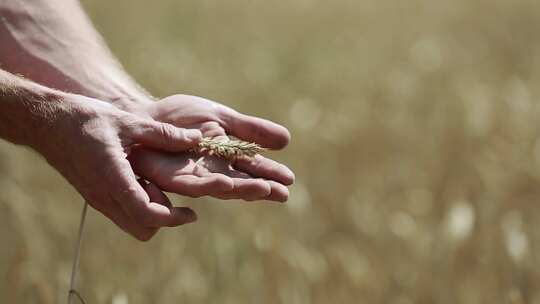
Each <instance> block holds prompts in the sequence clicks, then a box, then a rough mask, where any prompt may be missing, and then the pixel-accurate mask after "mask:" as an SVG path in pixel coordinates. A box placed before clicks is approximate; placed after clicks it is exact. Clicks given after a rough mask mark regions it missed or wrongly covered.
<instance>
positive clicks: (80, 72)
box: [0, 0, 151, 110]
mask: <svg viewBox="0 0 540 304" xmlns="http://www.w3.org/2000/svg"><path fill="white" fill-rule="evenodd" d="M0 41H2V43H1V44H0V63H1V64H2V68H4V69H5V70H8V71H10V72H12V73H15V74H21V75H23V76H25V77H26V78H28V79H32V80H33V81H35V82H37V83H40V84H43V85H45V86H48V87H52V88H56V89H59V90H62V91H68V92H72V93H77V94H81V95H85V96H90V97H94V98H98V99H100V100H104V101H108V102H111V103H113V104H115V105H116V106H118V107H119V108H122V109H124V110H133V108H136V107H137V106H138V105H140V104H145V103H149V102H151V98H150V96H149V94H147V93H146V92H145V91H144V90H143V89H141V88H140V87H139V86H138V85H137V84H136V82H135V81H134V80H133V79H132V78H131V77H129V75H128V74H127V73H126V72H125V71H124V69H123V68H122V66H121V65H120V63H119V62H118V61H117V60H116V59H115V58H114V56H113V55H112V54H111V52H110V50H109V49H108V48H107V46H106V44H105V42H104V40H103V39H102V37H101V36H100V35H99V33H98V32H97V31H96V30H95V29H94V27H93V26H92V23H91V21H90V20H89V18H88V17H87V16H86V14H85V13H84V11H83V10H82V8H81V6H80V4H79V2H78V1H77V0H33V1H22V0H12V1H3V2H2V3H0Z"/></svg>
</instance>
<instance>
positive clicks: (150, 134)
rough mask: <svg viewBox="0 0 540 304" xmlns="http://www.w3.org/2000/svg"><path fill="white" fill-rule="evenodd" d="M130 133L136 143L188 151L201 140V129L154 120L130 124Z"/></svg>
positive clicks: (161, 148) (168, 149)
mask: <svg viewBox="0 0 540 304" xmlns="http://www.w3.org/2000/svg"><path fill="white" fill-rule="evenodd" d="M129 130H130V131H129V132H130V135H131V137H132V139H133V140H134V141H135V142H136V143H140V144H143V145H145V146H148V147H152V148H157V149H160V150H165V151H171V152H179V151H186V150H189V149H191V148H193V147H195V146H197V144H198V143H199V142H200V141H201V138H202V134H201V131H199V130H195V129H182V128H177V127H175V126H173V125H171V124H167V123H161V122H157V121H153V120H141V121H139V122H137V124H136V125H134V126H130V128H129Z"/></svg>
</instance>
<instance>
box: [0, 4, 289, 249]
mask: <svg viewBox="0 0 540 304" xmlns="http://www.w3.org/2000/svg"><path fill="white" fill-rule="evenodd" d="M0 41H2V43H0V67H1V68H3V69H4V71H1V75H2V81H3V82H2V81H0V88H4V90H3V95H1V96H0V102H1V103H0V110H1V112H2V114H3V115H4V117H2V116H0V120H2V119H3V120H4V121H5V122H8V121H9V122H10V123H2V122H0V137H3V138H5V139H7V140H11V141H12V142H15V143H19V144H25V145H28V146H31V147H33V148H34V149H35V150H36V151H38V152H39V153H41V154H42V155H43V156H44V157H45V158H46V159H47V160H48V161H49V163H51V165H53V166H54V167H55V168H56V169H57V170H59V171H60V172H61V173H62V174H63V175H64V177H66V179H67V180H68V181H69V182H70V183H71V184H73V186H74V187H75V188H76V189H77V190H78V191H79V192H80V193H81V195H82V196H83V197H84V198H85V199H86V200H87V201H88V202H89V203H90V205H91V206H92V207H94V208H95V209H96V210H98V211H100V212H101V213H103V214H104V215H105V216H107V217H108V218H109V219H111V220H112V221H113V222H114V223H115V224H116V225H117V226H119V227H120V228H121V229H123V230H124V231H126V232H128V233H129V234H131V235H132V236H134V237H135V238H137V239H139V240H148V239H150V238H151V237H152V236H153V235H154V234H155V233H156V232H157V231H158V229H159V228H161V227H168V226H177V225H181V224H185V223H188V222H192V221H194V220H195V219H196V215H195V213H194V212H193V211H192V210H191V209H188V208H179V207H175V208H173V207H172V205H171V204H170V202H169V201H168V199H167V197H166V196H165V194H164V193H163V192H162V191H161V190H165V191H169V192H175V193H178V194H182V195H186V196H191V197H200V196H207V195H208V196H213V197H216V198H220V199H242V200H246V201H253V200H267V201H279V202H284V201H286V200H287V198H288V195H289V192H288V190H287V187H286V186H287V185H290V184H292V183H293V181H294V174H293V173H292V171H291V170H290V169H288V168H287V167H286V166H285V165H282V164H279V163H277V162H275V161H272V160H270V159H267V158H265V157H256V158H254V159H251V160H249V159H241V160H237V161H235V162H234V163H232V164H230V163H229V162H227V161H225V160H223V159H219V158H215V157H208V156H206V157H202V158H201V157H200V156H197V155H194V154H192V153H189V152H187V150H189V149H190V148H191V147H193V146H194V145H196V143H197V142H198V140H200V137H201V133H202V134H203V135H204V136H217V135H225V134H230V135H235V136H236V137H239V138H240V139H243V140H246V141H252V142H256V143H259V144H260V145H262V146H264V147H267V148H270V149H282V148H284V147H285V146H286V145H287V144H288V142H289V140H290V134H289V132H288V130H287V129H286V128H284V127H283V126H280V125H278V124H276V123H273V122H270V121H268V120H265V119H261V118H257V117H252V116H248V115H245V114H241V113H239V112H237V111H235V110H233V109H230V108H228V107H226V106H225V105H222V104H220V103H217V102H214V101H210V100H207V99H204V98H200V97H195V96H187V95H173V96H170V97H167V98H164V99H162V100H159V101H157V102H156V100H155V98H153V97H151V96H150V94H148V93H147V92H146V91H145V90H144V89H142V88H141V87H140V86H139V85H138V84H137V83H136V82H135V81H134V80H133V79H132V78H131V77H130V76H129V75H128V74H127V73H126V72H125V71H124V69H123V68H122V66H121V65H120V63H119V62H118V60H116V59H115V58H114V57H113V56H112V54H111V52H110V50H109V49H108V48H107V46H106V44H105V42H104V40H103V39H102V38H101V36H100V35H99V33H98V32H97V31H96V30H95V29H94V27H93V26H92V24H91V21H90V20H89V18H88V17H87V16H86V14H85V13H84V11H83V10H82V8H81V6H80V4H79V2H78V1H76V0H32V1H23V0H13V1H3V2H1V3H0ZM14 74H17V75H21V76H24V77H25V78H26V80H24V79H21V78H19V77H16V76H14ZM38 83H39V85H38ZM66 92H67V93H66ZM42 95H46V96H47V99H46V100H45V101H44V100H43V98H42V97H41V96H42ZM36 96H38V97H36ZM36 109H38V110H36ZM25 119H26V120H27V121H32V122H33V124H32V125H31V126H29V125H28V124H24V123H22V122H23V121H25ZM16 126H18V127H16ZM44 126H46V128H45V127H44ZM186 129H191V130H197V131H192V132H196V134H197V135H195V136H194V137H193V138H190V139H188V137H187V136H186V134H187V133H188V131H187V130H186ZM35 130H47V131H43V132H35ZM38 133H39V134H40V135H41V136H40V138H47V139H48V140H47V141H45V142H40V138H36V139H33V138H32V137H33V136H32V134H38ZM193 134H195V133H193ZM59 139H61V140H59ZM56 140H58V141H59V142H58V143H54V141H56ZM66 146H68V147H70V153H65V149H61V148H63V147H66ZM136 175H138V176H141V177H143V178H144V180H139V181H137V180H136Z"/></svg>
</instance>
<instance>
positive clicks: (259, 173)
mask: <svg viewBox="0 0 540 304" xmlns="http://www.w3.org/2000/svg"><path fill="white" fill-rule="evenodd" d="M233 167H234V168H236V169H238V170H240V171H243V172H246V173H249V174H250V175H251V176H254V177H262V178H266V179H269V180H274V181H277V182H279V183H281V184H284V185H292V183H294V178H295V177H294V173H293V172H292V171H291V170H290V169H289V168H287V166H285V165H283V164H280V163H278V162H276V161H274V160H271V159H269V158H266V157H264V156H261V155H255V156H254V157H252V158H238V159H236V160H235V161H234V163H233Z"/></svg>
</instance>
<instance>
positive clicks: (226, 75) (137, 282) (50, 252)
mask: <svg viewBox="0 0 540 304" xmlns="http://www.w3.org/2000/svg"><path fill="white" fill-rule="evenodd" d="M83 4H84V5H85V7H86V8H87V9H88V12H89V14H90V15H91V17H92V19H93V20H94V22H95V23H96V26H97V27H98V29H99V30H100V31H101V32H102V33H103V35H104V36H105V38H106V40H107V41H108V42H109V44H110V46H111V48H112V50H113V52H114V53H115V54H116V55H117V56H118V58H119V59H120V60H121V61H122V63H123V64H124V65H125V66H126V69H127V70H128V71H129V72H130V73H131V74H132V75H133V76H134V77H135V78H136V79H137V80H138V81H139V82H140V83H141V84H142V85H143V86H144V87H146V88H147V89H148V90H150V91H151V92H152V93H153V94H155V95H156V96H166V95H170V94H174V93H188V94H194V95H200V96H204V97H207V98H211V99H214V100H218V101H221V102H223V103H225V104H228V105H230V106H232V107H234V108H236V109H238V110H240V111H242V112H246V113H250V114H254V115H259V116H263V117H267V118H270V119H272V120H275V121H277V122H279V123H282V124H284V125H286V126H287V127H288V128H289V129H290V130H291V132H292V134H293V141H292V143H291V145H290V147H289V148H288V149H287V150H285V151H283V152H276V153H272V154H271V156H272V157H275V158H276V159H278V160H281V161H283V162H285V163H287V164H288V165H290V166H291V168H293V169H294V171H295V172H296V175H297V182H296V184H295V185H294V186H293V187H292V189H291V192H292V194H291V199H290V201H289V203H287V205H284V206H280V205H275V204H262V203H259V204H255V203H241V202H237V201H231V202H220V201H218V200H214V199H188V198H182V197H178V196H173V198H174V201H175V202H177V203H178V204H186V205H190V206H192V207H193V208H194V209H195V210H197V211H198V213H199V221H198V223H197V224H195V225H188V226H185V227H181V228H179V229H168V230H163V231H162V232H160V234H159V235H158V236H156V237H155V238H154V239H153V240H152V241H150V242H149V243H139V242H137V241H135V240H133V239H131V238H129V237H128V236H127V235H125V234H124V233H122V232H120V230H119V229H117V228H116V227H115V226H114V225H113V224H111V223H109V222H108V221H107V220H106V219H105V218H104V217H102V216H101V215H99V214H98V213H96V212H94V211H92V212H90V214H89V218H88V222H87V227H86V228H87V230H86V232H87V233H86V235H85V240H84V244H83V255H82V261H81V280H80V291H81V293H82V294H83V296H84V297H85V299H86V300H87V303H91V304H92V303H113V304H126V303H129V304H131V303H224V304H229V303H231V304H232V303H235V304H236V303H286V304H296V303H298V304H303V303H315V304H317V303H391V304H412V303H441V304H446V303H448V304H454V303H540V288H539V287H540V256H539V252H540V229H539V227H540V225H539V224H540V187H539V185H540V132H539V131H540V102H539V97H540V89H539V88H540V2H538V1H532V0H516V1H503V0H490V1H488V0H474V1H472V0H457V1H420V0H411V1H387V0H384V1H375V0H370V1H368V0H362V1H351V0H349V1H347V0H338V1H322V0H318V1H316V0H296V1H279V2H278V1H260V0H253V1H217V0H213V1H210V0H201V1H176V0H160V1H144V0H121V1H105V0H99V1H98V0H92V1H91V0H85V1H83ZM66 153H69V147H66ZM0 171H1V172H2V173H3V174H2V177H1V178H0V239H1V240H2V246H1V247H0V303H63V302H64V301H65V297H66V291H67V287H68V279H69V272H70V267H71V261H72V260H71V259H72V255H73V246H74V242H75V238H76V230H77V225H78V221H79V216H80V211H81V209H82V200H81V198H80V197H79V196H78V195H77V193H76V192H75V191H74V190H73V189H72V188H71V187H70V186H69V185H68V184H67V182H65V181H64V180H63V179H62V178H61V177H60V176H59V175H58V174H57V173H56V172H55V171H54V170H53V169H51V168H50V167H49V166H48V165H47V164H46V163H45V162H44V161H43V160H42V159H40V157H39V156H37V155H35V154H34V153H32V152H30V151H28V150H26V149H24V148H21V147H15V146H13V145H10V144H7V143H5V142H1V143H0Z"/></svg>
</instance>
